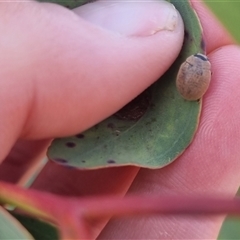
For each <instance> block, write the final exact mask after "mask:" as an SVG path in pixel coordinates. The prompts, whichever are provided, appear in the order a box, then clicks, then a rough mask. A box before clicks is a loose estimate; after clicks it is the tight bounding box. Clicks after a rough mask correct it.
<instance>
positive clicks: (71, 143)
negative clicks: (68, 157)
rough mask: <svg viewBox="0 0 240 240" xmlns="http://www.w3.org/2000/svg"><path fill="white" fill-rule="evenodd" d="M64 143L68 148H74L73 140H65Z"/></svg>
mask: <svg viewBox="0 0 240 240" xmlns="http://www.w3.org/2000/svg"><path fill="white" fill-rule="evenodd" d="M65 145H66V146H67V147H69V148H74V147H75V146H76V143H74V142H67V143H65Z"/></svg>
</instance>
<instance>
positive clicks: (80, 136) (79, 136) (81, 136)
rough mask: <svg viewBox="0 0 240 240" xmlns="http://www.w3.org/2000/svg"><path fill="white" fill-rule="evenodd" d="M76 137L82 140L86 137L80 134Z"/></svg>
mask: <svg viewBox="0 0 240 240" xmlns="http://www.w3.org/2000/svg"><path fill="white" fill-rule="evenodd" d="M76 137H77V138H80V139H81V138H84V137H85V136H84V135H83V134H81V133H80V134H77V135H76Z"/></svg>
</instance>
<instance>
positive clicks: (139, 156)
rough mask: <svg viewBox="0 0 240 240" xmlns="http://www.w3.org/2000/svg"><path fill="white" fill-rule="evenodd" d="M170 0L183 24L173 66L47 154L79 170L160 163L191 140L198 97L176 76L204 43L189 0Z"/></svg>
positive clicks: (181, 149)
mask: <svg viewBox="0 0 240 240" xmlns="http://www.w3.org/2000/svg"><path fill="white" fill-rule="evenodd" d="M170 2H172V3H173V4H174V5H175V7H176V8H177V9H178V11H179V12H180V14H181V15H182V17H183V20H184V24H185V41H184V44H183V48H182V51H181V53H180V55H179V57H178V58H177V60H176V61H175V63H174V64H173V65H172V67H171V68H170V69H169V70H168V71H167V73H166V74H165V75H164V76H163V77H161V79H160V80H159V81H157V82H156V83H155V84H153V85H152V86H151V87H150V88H149V89H148V90H146V91H145V92H144V93H143V94H142V95H140V96H139V97H138V98H137V99H136V100H135V101H134V102H131V103H130V105H128V106H127V107H125V108H124V109H122V110H121V111H120V112H118V113H117V114H115V115H113V116H111V117H109V118H108V119H106V120H104V121H103V122H101V123H99V124H97V125H96V126H94V127H93V128H91V129H89V130H87V131H85V132H84V133H81V134H77V135H75V136H72V137H68V138H60V139H56V140H54V141H53V143H52V145H51V146H50V148H49V150H48V157H49V158H50V159H52V160H54V161H56V162H58V163H61V164H65V165H68V166H73V167H77V168H80V169H94V168H102V167H109V166H123V165H136V166H141V167H147V168H161V167H163V166H165V165H168V164H169V163H171V162H172V161H173V160H174V159H176V158H177V157H178V156H179V155H180V154H181V153H182V152H183V151H184V150H185V149H186V147H187V146H188V145H189V144H190V142H191V141H192V139H193V136H194V133H195V131H196V129H197V126H198V120H199V115H200V110H201V100H200V101H195V102H189V101H186V100H184V99H183V98H182V97H181V96H180V95H179V93H178V91H177V89H176V86H175V79H176V75H177V72H178V70H179V67H180V65H181V63H182V62H184V61H185V59H186V58H187V57H189V56H190V55H192V54H195V53H198V52H200V53H204V43H203V40H202V31H201V26H200V23H199V20H198V18H197V16H196V14H195V12H194V11H193V9H192V8H191V6H190V4H189V3H188V1H177V0H176V1H170ZM96 41H97V40H96ZM156 47H157V46H156Z"/></svg>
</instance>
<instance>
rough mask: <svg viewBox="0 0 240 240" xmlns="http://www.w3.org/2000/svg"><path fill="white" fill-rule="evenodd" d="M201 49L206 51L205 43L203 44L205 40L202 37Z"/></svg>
mask: <svg viewBox="0 0 240 240" xmlns="http://www.w3.org/2000/svg"><path fill="white" fill-rule="evenodd" d="M201 49H202V50H203V51H204V52H205V51H206V44H205V41H204V39H203V38H202V40H201Z"/></svg>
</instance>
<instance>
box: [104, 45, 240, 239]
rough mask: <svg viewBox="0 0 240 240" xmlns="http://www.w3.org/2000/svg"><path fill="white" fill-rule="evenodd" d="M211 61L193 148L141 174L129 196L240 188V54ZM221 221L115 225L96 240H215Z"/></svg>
mask: <svg viewBox="0 0 240 240" xmlns="http://www.w3.org/2000/svg"><path fill="white" fill-rule="evenodd" d="M209 57H210V61H211V62H212V71H213V76H212V83H211V85H210V89H209V90H208V92H207V94H206V95H205V97H204V99H203V110H202V115H201V121H200V126H199V128H198V131H197V133H196V136H195V138H194V141H193V143H192V144H191V145H190V147H189V148H187V149H186V151H185V152H184V153H183V155H182V156H180V157H179V158H178V159H177V160H176V162H174V163H173V164H171V165H169V166H167V167H166V168H163V169H160V170H154V171H153V170H146V169H142V170H140V172H139V174H138V175H137V177H136V178H135V180H134V182H133V185H132V187H131V188H130V191H129V193H131V194H133V193H138V194H140V193H141V194H148V195H149V194H154V193H155V194H165V193H168V194H203V195H204V194H221V193H222V194H229V195H232V196H234V195H235V193H236V191H237V189H238V187H239V183H240V172H239V169H240V161H239V155H240V151H239V145H240V139H239V134H240V126H239V118H240V109H239V104H238V103H239V100H240V91H239V87H238V86H239V72H238V69H239V68H238V64H239V61H240V49H239V47H236V46H225V47H223V48H221V49H218V50H217V51H215V52H214V53H212V54H211V55H210V56H209ZM176 201H177V198H176ZM222 221H223V216H221V217H213V216H205V217H196V216H194V218H193V217H151V218H149V219H145V218H144V219H142V220H139V221H138V220H136V219H130V220H127V221H126V220H124V221H120V220H119V221H113V222H112V223H111V224H109V225H108V228H106V230H105V232H103V233H102V235H101V237H100V239H101V238H103V239H104V238H108V239H109V238H113V236H115V238H116V236H118V238H121V239H126V238H127V237H129V236H131V238H138V237H139V236H140V237H142V238H144V239H145V238H148V239H149V238H152V239H166V238H167V239H197V238H198V239H215V238H216V237H217V234H218V231H219V228H220V226H221V223H222ZM149 229H151V231H149ZM125 230H126V231H125Z"/></svg>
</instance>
